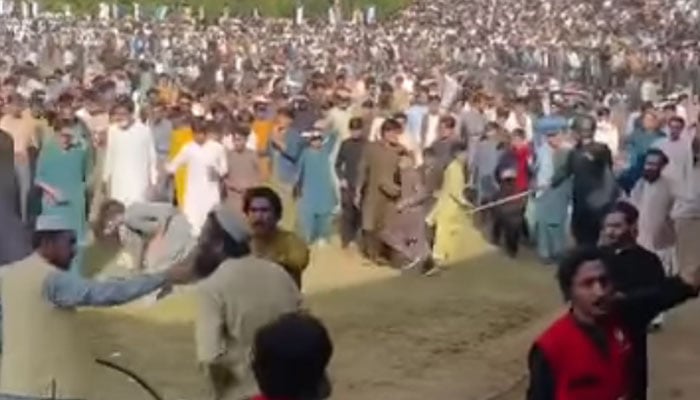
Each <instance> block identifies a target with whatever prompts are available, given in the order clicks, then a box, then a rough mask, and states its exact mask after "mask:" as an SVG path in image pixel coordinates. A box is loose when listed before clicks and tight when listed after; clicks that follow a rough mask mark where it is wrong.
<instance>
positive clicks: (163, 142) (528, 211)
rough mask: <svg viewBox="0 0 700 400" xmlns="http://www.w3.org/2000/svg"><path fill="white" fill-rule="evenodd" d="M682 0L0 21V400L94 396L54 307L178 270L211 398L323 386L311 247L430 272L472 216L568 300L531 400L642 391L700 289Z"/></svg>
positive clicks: (688, 18)
mask: <svg viewBox="0 0 700 400" xmlns="http://www.w3.org/2000/svg"><path fill="white" fill-rule="evenodd" d="M693 4H694V2H687V3H686V2H674V3H670V2H666V1H656V2H622V1H613V0H607V1H593V2H586V3H585V4H584V3H582V4H570V2H566V1H559V0H553V1H536V2H530V1H528V2H526V1H520V0H493V1H480V0H479V1H469V2H453V1H449V0H440V1H431V2H423V1H418V2H415V3H414V4H413V5H411V6H409V7H407V8H406V9H405V10H403V11H401V12H400V13H397V14H396V15H394V16H392V17H391V18H388V19H387V20H384V21H381V22H379V23H376V22H374V21H368V22H370V23H364V22H363V21H360V20H358V19H357V18H355V19H354V20H353V21H343V20H342V19H339V20H334V21H333V22H332V23H330V22H325V21H320V20H309V21H303V20H297V21H291V20H277V19H264V18H259V17H240V18H230V17H222V18H221V19H220V20H219V21H218V22H217V23H214V24H210V23H205V22H204V21H196V20H192V19H188V18H185V17H183V16H182V15H178V14H177V13H174V14H173V15H171V16H169V17H167V18H165V19H160V20H152V19H143V18H141V19H138V18H122V19H117V20H114V19H105V18H100V19H91V18H86V17H72V16H58V15H48V14H47V15H44V16H35V17H33V18H18V17H16V16H12V15H6V16H3V17H2V22H3V24H2V27H1V28H0V31H1V32H2V34H1V35H0V44H1V45H2V48H3V50H5V51H4V52H3V55H2V56H0V58H1V59H0V102H1V104H2V111H1V117H0V131H1V132H0V164H2V166H1V168H0V188H2V191H0V216H1V217H2V219H1V221H2V228H3V229H2V232H0V263H2V264H8V265H9V266H8V267H7V268H3V274H2V285H1V288H2V310H3V320H4V321H3V336H2V338H3V347H4V353H3V360H2V362H3V368H2V373H1V375H0V393H2V394H0V398H31V399H35V398H48V397H50V396H51V395H57V396H58V397H55V398H61V399H87V398H89V390H90V387H89V384H90V380H89V379H86V378H85V376H86V375H85V374H87V373H88V372H86V366H88V365H89V364H90V360H89V359H90V356H89V352H88V351H87V349H86V348H85V346H84V342H83V341H82V340H80V337H81V336H80V335H79V334H78V333H77V331H78V328H77V325H76V322H75V316H76V313H73V312H72V311H73V310H74V309H75V308H77V307H83V306H112V305H117V304H123V303H125V302H129V301H132V300H135V299H137V298H140V297H146V302H147V303H149V304H150V303H152V302H153V301H156V300H157V299H159V298H162V297H163V296H166V295H167V294H169V293H170V292H172V291H173V285H178V284H183V283H192V282H194V281H197V282H198V283H197V290H196V293H197V299H198V309H197V323H196V325H197V329H196V335H195V341H196V344H197V355H198V359H199V361H200V362H201V363H202V365H203V366H204V369H205V371H206V372H207V377H208V381H209V382H210V383H211V387H212V390H213V393H214V396H215V397H216V398H218V399H232V400H238V399H241V400H242V399H249V398H251V397H252V396H256V395H260V391H262V395H263V396H268V397H270V398H277V397H284V398H289V399H293V400H301V399H309V398H311V399H316V398H323V397H324V396H326V395H327V394H328V393H329V391H330V385H328V381H327V379H326V378H325V373H324V369H325V366H326V364H327V363H328V360H329V358H330V356H331V353H332V346H331V345H330V340H329V339H328V337H327V333H325V329H323V327H322V326H320V325H319V324H318V322H317V321H316V320H314V319H313V318H311V317H308V316H305V315H303V314H300V311H299V310H300V309H301V290H302V289H303V287H304V285H303V281H304V279H303V273H304V271H305V269H306V268H307V266H308V264H309V260H310V253H311V252H313V251H318V250H317V249H318V248H324V247H328V246H339V247H342V248H343V249H346V250H347V254H352V253H355V254H360V255H361V256H362V258H363V259H364V260H365V261H364V264H365V265H366V266H374V267H378V266H389V267H393V268H397V269H401V270H402V271H404V272H406V273H420V274H423V275H426V276H435V275H439V274H440V273H442V272H446V270H447V269H449V267H450V265H453V264H454V263H456V262H458V261H459V259H460V248H461V247H462V246H464V245H465V240H466V239H465V233H467V232H469V230H473V229H474V228H475V227H476V228H477V229H480V230H481V231H482V232H483V233H484V234H485V235H486V237H487V238H488V239H489V240H491V241H492V242H493V244H494V245H496V246H501V247H502V248H503V251H504V252H505V253H506V254H507V255H508V256H510V257H518V256H519V254H520V247H521V246H523V245H526V246H529V247H532V248H534V250H535V253H536V254H537V256H538V257H539V258H540V259H541V261H542V262H543V263H544V264H555V263H556V264H560V267H559V270H558V274H559V284H560V287H561V289H562V291H563V293H564V295H565V297H566V299H567V301H569V302H570V303H571V311H570V312H569V313H567V314H566V315H565V316H563V317H562V319H561V320H559V321H558V322H556V323H555V324H554V325H553V326H552V328H550V329H549V330H547V331H546V332H545V334H543V336H542V337H541V338H539V339H538V341H537V342H536V344H535V345H534V346H533V350H532V352H531V355H530V359H529V364H530V369H531V384H530V391H529V398H530V399H531V400H548V399H557V400H561V399H583V398H585V399H589V398H595V399H601V400H618V399H621V398H625V399H635V400H639V399H644V398H645V396H646V389H647V376H646V370H647V368H646V367H647V366H646V330H647V327H648V325H650V324H652V326H653V327H656V328H658V327H660V326H661V322H662V318H661V317H659V316H658V315H659V313H660V312H662V311H664V310H666V309H668V308H670V307H672V306H674V305H676V304H678V303H680V302H683V301H685V300H687V299H689V298H691V297H693V296H696V295H697V290H698V287H700V283H699V280H698V274H697V272H696V269H697V266H698V265H700V246H696V245H695V242H694V238H695V237H697V236H698V234H700V164H699V163H698V155H699V154H700V141H698V125H697V124H698V122H700V118H699V117H700V115H699V111H700V101H699V100H698V93H700V87H699V85H700V57H699V56H700V48H699V47H698V46H699V43H698V41H697V37H698V34H700V32H697V30H698V28H697V27H698V26H700V25H699V24H698V18H699V15H698V12H697V10H695V9H694V8H693V7H694V6H693ZM336 233H337V235H336ZM30 236H32V237H33V239H34V240H33V241H32V240H30ZM574 247H576V248H577V250H575V251H574V252H573V253H570V249H571V248H574ZM96 271H99V273H97V276H96V275H95V274H96ZM640 271H643V273H642V272H640ZM667 276H670V277H667ZM95 277H96V278H97V279H94V280H93V279H92V278H95ZM115 277H119V278H121V279H114V278H115ZM232 288H235V290H232ZM617 292H620V293H622V294H619V293H617ZM222 310H225V311H222ZM620 310H622V311H620ZM290 313H291V314H290ZM26 315H33V316H36V317H35V318H34V317H33V318H31V319H27V318H26ZM652 321H653V322H652ZM259 329H260V330H259ZM280 330H282V331H285V332H286V331H289V332H290V333H289V334H290V335H291V334H292V333H293V336H294V337H296V336H298V337H299V340H300V343H302V344H303V346H301V345H300V347H299V348H288V347H285V345H284V343H282V341H280V335H282V336H284V333H280ZM49 333H51V335H52V338H51V339H49V338H48V337H44V335H48V334H49ZM600 337H602V338H604V340H599V338H600ZM574 342H575V343H574ZM599 342H600V343H603V344H602V345H600V346H598V343H599ZM36 343H41V346H36ZM628 345H629V346H628ZM302 347H303V348H302ZM564 350H566V351H564ZM251 351H254V352H255V354H256V358H255V359H254V361H253V364H252V367H251V364H250V361H249V358H248V354H249V353H250V352H251ZM601 352H602V353H603V354H612V355H613V356H612V357H599V356H598V355H599V353H601ZM571 360H582V361H581V362H580V363H576V364H572V362H571ZM584 361H585V362H584ZM299 365H304V366H308V370H307V369H306V368H299V367H298V366H299ZM300 369H304V371H300ZM35 371H43V372H42V373H36V372H35ZM289 371H294V374H292V375H289V374H290V372H289ZM307 372H308V373H307ZM289 376H294V377H296V378H295V379H294V380H293V381H291V380H288V377H289ZM297 378H298V379H297ZM50 390H51V391H53V392H51V391H50ZM3 396H6V397H3ZM7 396H10V397H7ZM17 396H19V397H17ZM262 398H265V397H262Z"/></svg>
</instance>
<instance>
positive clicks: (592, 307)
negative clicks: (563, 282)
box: [571, 260, 613, 320]
mask: <svg viewBox="0 0 700 400" xmlns="http://www.w3.org/2000/svg"><path fill="white" fill-rule="evenodd" d="M612 295H613V287H612V284H611V282H610V278H609V276H608V272H607V270H606V269H605V266H604V265H603V263H602V261H600V260H591V261H585V262H584V263H583V265H581V266H580V267H579V269H578V271H577V272H576V275H575V276H574V278H573V280H572V282H571V306H572V308H573V309H574V310H575V311H576V312H577V313H578V314H579V315H581V316H584V317H586V318H588V319H593V320H597V319H600V318H602V317H604V316H606V315H608V313H609V311H610V304H611V300H612V297H613V296H612Z"/></svg>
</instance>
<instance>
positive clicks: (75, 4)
mask: <svg viewBox="0 0 700 400" xmlns="http://www.w3.org/2000/svg"><path fill="white" fill-rule="evenodd" d="M302 2H303V4H304V8H305V10H304V14H305V16H307V17H308V18H314V17H321V18H325V16H326V15H327V12H328V7H329V5H330V1H329V0H302ZM410 2H411V0H341V6H342V8H343V12H344V13H345V15H346V16H348V17H349V16H350V15H351V10H353V9H357V8H360V9H364V8H365V7H367V6H369V5H372V4H373V5H375V6H376V7H377V17H378V18H386V17H388V16H390V15H391V14H393V13H395V12H397V11H399V10H400V9H402V8H403V7H405V6H407V5H408V4H409V3H410ZM99 3H100V2H99V1H98V0H49V1H47V2H46V3H45V6H46V7H47V8H48V9H50V10H55V11H58V10H62V9H63V7H64V5H70V6H71V9H72V10H73V12H74V13H77V14H82V13H91V14H95V13H96V12H97V9H98V7H99ZM107 3H109V4H111V3H112V2H111V1H107ZM117 3H119V4H121V5H123V6H125V7H127V8H128V9H129V10H131V7H132V3H133V2H132V1H131V0H117ZM139 4H140V5H141V9H142V10H143V11H142V12H143V13H145V14H148V13H151V12H152V10H155V8H156V7H158V6H160V5H167V6H169V7H171V9H172V8H173V7H177V6H178V5H184V6H186V5H190V6H191V7H192V9H193V12H195V13H196V12H197V9H198V8H199V6H200V5H201V6H202V7H204V9H205V11H206V13H207V16H212V17H213V16H217V15H220V13H221V11H222V10H223V9H224V8H225V7H226V6H228V7H229V10H230V12H231V15H232V16H233V15H248V16H249V15H252V13H253V10H254V9H255V8H257V9H258V12H259V13H260V15H262V16H267V17H292V16H293V15H294V8H295V6H296V4H297V1H296V0H199V1H191V2H186V1H182V0H140V1H139ZM129 12H131V11H129Z"/></svg>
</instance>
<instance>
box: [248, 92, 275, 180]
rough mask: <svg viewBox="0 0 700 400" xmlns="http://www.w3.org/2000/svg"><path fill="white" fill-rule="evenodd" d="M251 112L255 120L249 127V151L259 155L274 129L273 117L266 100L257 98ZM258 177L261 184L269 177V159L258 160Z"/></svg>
mask: <svg viewBox="0 0 700 400" xmlns="http://www.w3.org/2000/svg"><path fill="white" fill-rule="evenodd" d="M253 110H254V112H255V119H254V120H253V123H252V124H251V126H250V130H251V133H252V135H251V140H252V142H251V144H252V145H254V146H250V147H253V148H252V149H251V150H255V151H257V152H258V153H259V154H260V153H261V152H264V151H265V150H266V149H267V143H268V141H269V140H270V135H271V133H272V129H273V127H274V122H273V115H274V113H271V112H270V102H269V100H267V99H266V98H262V97H258V98H256V99H255V100H254V101H253ZM259 171H260V177H261V179H262V181H263V182H265V181H267V179H268V178H269V177H270V157H268V156H267V155H261V156H260V160H259Z"/></svg>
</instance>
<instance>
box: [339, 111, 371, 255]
mask: <svg viewBox="0 0 700 400" xmlns="http://www.w3.org/2000/svg"><path fill="white" fill-rule="evenodd" d="M362 125H363V122H362V118H352V119H351V120H350V126H349V128H350V137H349V138H347V139H345V140H344V141H343V142H342V143H341V144H340V149H339V150H338V157H337V158H336V161H335V171H336V174H337V176H338V180H339V182H340V194H341V196H340V197H341V207H342V214H341V221H340V240H341V244H342V246H343V248H346V247H347V246H348V245H349V244H350V242H352V241H353V240H355V239H356V238H357V233H358V231H359V230H360V225H361V223H362V215H361V214H360V209H359V208H358V207H357V206H356V205H355V204H354V198H355V197H354V196H355V192H356V187H357V185H356V184H357V172H358V166H359V164H360V159H361V158H362V151H363V150H364V148H365V144H366V143H367V138H366V137H365V136H364V134H363V132H364V131H363V129H362Z"/></svg>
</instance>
